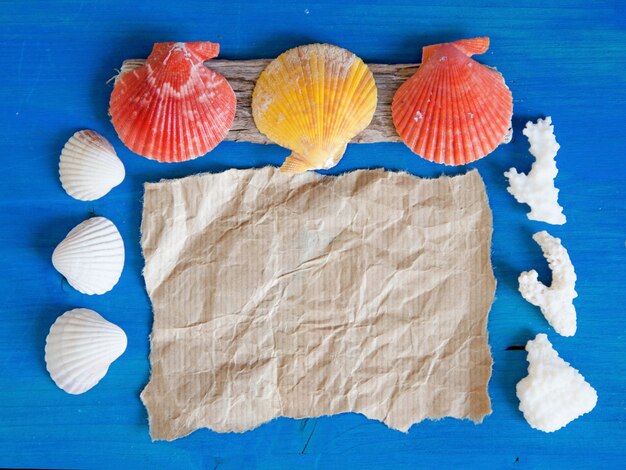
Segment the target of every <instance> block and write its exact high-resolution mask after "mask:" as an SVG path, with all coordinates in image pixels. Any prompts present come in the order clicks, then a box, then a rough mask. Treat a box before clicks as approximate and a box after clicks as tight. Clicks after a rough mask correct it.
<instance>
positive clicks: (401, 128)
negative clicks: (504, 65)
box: [391, 38, 513, 165]
mask: <svg viewBox="0 0 626 470" xmlns="http://www.w3.org/2000/svg"><path fill="white" fill-rule="evenodd" d="M488 48H489V38H474V39H463V40H460V41H456V42H452V43H447V44H435V45H432V46H427V47H425V48H424V49H423V53H422V55H423V57H422V65H421V66H420V67H419V69H418V70H417V72H415V74H414V75H413V76H412V77H411V78H409V79H408V80H407V81H406V82H404V83H403V84H402V86H400V88H399V89H398V91H397V92H396V94H395V95H394V97H393V103H392V106H391V111H392V115H393V123H394V125H395V127H396V130H397V131H398V134H399V135H400V137H401V138H402V140H403V141H404V143H405V144H406V145H407V146H408V147H409V148H410V149H411V150H412V151H413V152H415V153H417V154H418V155H420V156H421V157H423V158H425V159H426V160H430V161H434V162H437V163H445V164H446V165H463V164H465V163H469V162H473V161H474V160H478V159H479V158H482V157H484V156H485V155H487V154H489V153H491V152H492V151H493V150H494V149H495V148H496V147H497V146H498V145H499V144H500V143H502V142H503V141H504V140H505V138H506V135H507V132H508V130H509V127H510V125H511V117H512V115H513V96H512V95H511V91H510V90H509V88H508V87H507V86H506V84H505V83H504V79H503V78H502V75H501V74H500V73H498V72H497V71H495V70H494V69H491V68H489V67H487V66H485V65H481V64H479V63H478V62H476V61H475V60H473V59H471V58H470V56H472V55H474V54H482V53H484V52H485V51H487V49H488Z"/></svg>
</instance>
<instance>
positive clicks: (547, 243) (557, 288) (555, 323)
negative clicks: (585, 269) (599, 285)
mask: <svg viewBox="0 0 626 470" xmlns="http://www.w3.org/2000/svg"><path fill="white" fill-rule="evenodd" d="M533 240H535V241H536V242H537V243H538V244H539V246H540V247H541V250H542V251H543V255H544V256H545V257H546V259H547V260H548V265H549V266H550V270H551V271H552V285H551V286H550V287H547V286H546V285H544V284H543V283H542V282H540V281H539V280H538V279H537V277H538V275H537V271H535V270H534V269H533V270H532V271H526V272H523V273H522V274H520V275H519V279H518V280H519V291H520V293H521V294H522V297H524V298H525V299H526V300H527V301H528V302H530V303H531V304H533V305H535V306H537V307H539V308H540V309H541V313H543V315H544V317H546V320H548V323H550V325H552V327H553V328H554V329H555V330H556V332H557V333H559V334H560V335H563V336H574V334H575V333H576V309H575V308H574V303H573V300H574V299H575V298H576V297H577V296H578V294H577V293H576V290H575V287H576V273H575V272H574V266H573V265H572V261H571V260H570V257H569V255H568V254H567V250H566V249H565V248H564V247H563V245H561V240H560V239H558V238H555V237H553V236H552V235H550V234H549V233H548V232H546V231H545V230H544V231H542V232H538V233H536V234H534V235H533Z"/></svg>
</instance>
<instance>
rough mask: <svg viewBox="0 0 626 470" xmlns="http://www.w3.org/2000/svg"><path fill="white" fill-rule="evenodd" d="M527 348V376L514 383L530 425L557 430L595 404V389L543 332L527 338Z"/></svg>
mask: <svg viewBox="0 0 626 470" xmlns="http://www.w3.org/2000/svg"><path fill="white" fill-rule="evenodd" d="M526 351H528V376H526V377H525V378H523V379H522V380H520V381H519V383H518V384H517V397H518V398H519V400H520V404H519V409H520V411H521V412H522V413H524V418H525V419H526V421H528V424H530V426H531V427H532V428H535V429H539V430H540V431H543V432H553V431H557V430H559V429H561V428H562V427H564V426H567V425H568V424H569V423H570V422H571V421H573V420H575V419H576V418H578V417H580V416H582V415H584V414H585V413H589V412H590V411H591V410H593V409H594V408H595V406H596V403H597V402H598V395H597V393H596V391H595V390H594V389H593V387H592V386H591V385H589V384H588V383H587V382H586V381H585V378H584V377H583V376H582V375H581V374H580V373H579V372H578V371H577V370H576V369H574V368H573V367H572V366H571V365H570V364H569V363H567V362H565V361H564V360H563V359H561V358H560V357H559V354H558V353H557V352H556V351H555V350H554V349H553V348H552V344H550V341H548V337H547V336H546V335H545V334H538V335H537V337H536V338H535V339H534V340H531V341H528V343H527V344H526Z"/></svg>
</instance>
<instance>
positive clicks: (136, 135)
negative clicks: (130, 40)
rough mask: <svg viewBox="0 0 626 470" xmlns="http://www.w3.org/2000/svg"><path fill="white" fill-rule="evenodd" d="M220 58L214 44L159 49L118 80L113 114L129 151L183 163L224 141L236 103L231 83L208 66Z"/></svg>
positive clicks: (158, 45) (176, 44)
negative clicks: (215, 58) (206, 62)
mask: <svg viewBox="0 0 626 470" xmlns="http://www.w3.org/2000/svg"><path fill="white" fill-rule="evenodd" d="M218 53H219V44H215V43H212V42H162V43H156V44H155V45H154V48H153V49H152V53H151V54H150V56H149V57H148V59H147V60H146V62H145V64H144V65H142V66H141V67H138V68H136V69H134V70H132V71H130V72H126V73H124V74H123V75H121V76H120V77H118V80H117V82H116V84H115V88H114V89H113V93H112V94H111V102H110V109H109V113H110V114H111V120H112V121H113V126H114V127H115V130H116V131H117V133H118V135H119V136H120V139H121V140H122V142H124V145H126V146H127V147H128V148H129V149H131V150H132V151H133V152H135V153H138V154H139V155H143V156H144V157H147V158H150V159H153V160H158V161H160V162H181V161H186V160H191V159H193V158H197V157H199V156H201V155H204V154H206V153H207V152H209V151H210V150H212V149H213V148H214V147H215V146H216V145H217V144H219V143H220V142H221V141H222V140H224V138H225V137H226V134H227V133H228V131H229V130H230V127H231V126H232V124H233V120H234V118H235V108H236V103H237V100H236V98H235V93H234V92H233V89H232V88H231V87H230V85H229V84H228V82H227V81H226V79H225V78H224V77H222V76H221V75H219V74H218V73H216V72H214V71H212V70H211V69H209V68H207V67H206V66H205V65H204V62H205V61H206V60H209V59H212V58H214V57H217V54H218Z"/></svg>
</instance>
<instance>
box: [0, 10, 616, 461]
mask: <svg viewBox="0 0 626 470" xmlns="http://www.w3.org/2000/svg"><path fill="white" fill-rule="evenodd" d="M473 35H489V36H490V37H491V39H492V48H491V50H490V51H489V52H488V53H487V54H485V55H484V56H482V57H480V58H479V60H481V61H483V62H484V63H487V64H489V65H492V66H496V67H497V68H498V69H499V70H500V71H502V73H503V74H504V76H505V77H506V79H507V83H508V84H509V85H510V87H511V89H512V91H513V96H514V100H515V102H514V105H515V119H514V127H515V133H516V136H515V140H514V142H513V143H512V144H510V145H508V146H505V147H502V148H499V149H498V150H497V151H496V152H495V153H494V154H493V155H492V156H490V157H488V158H486V159H484V160H482V161H480V162H478V163H476V164H473V165H471V166H472V167H475V168H478V169H479V171H480V173H481V175H482V176H483V178H484V179H485V182H486V185H487V190H488V195H489V199H490V203H491V205H492V208H493V212H494V237H493V255H492V259H493V265H494V270H495V274H496V277H497V279H498V289H497V294H496V301H495V303H494V306H493V309H492V312H491V315H490V318H489V331H490V343H491V347H492V352H493V356H494V360H495V364H494V370H493V378H492V381H491V383H490V387H489V391H490V395H491V398H492V401H493V410H494V411H493V414H492V415H491V416H490V417H488V418H487V419H486V420H485V422H484V423H483V424H482V425H479V426H476V425H473V424H472V423H468V422H461V421H455V420H451V419H446V420H442V421H438V422H424V423H421V424H419V425H416V426H413V428H412V429H411V430H410V432H409V433H407V434H402V433H398V432H395V431H391V430H389V429H387V428H386V427H385V426H384V425H382V424H380V423H377V422H373V421H369V420H367V419H365V418H364V417H363V416H359V415H354V414H344V415H339V416H335V417H324V418H319V419H310V420H292V419H285V418H282V419H277V420H274V421H272V422H271V423H268V424H266V425H264V426H261V427H260V428H258V429H256V430H254V431H251V432H247V433H244V434H217V433H213V432H210V431H208V430H201V431H198V432H196V433H194V434H192V435H191V436H189V437H187V438H185V439H182V440H179V441H175V442H172V443H164V442H157V443H151V442H150V439H149V436H148V426H147V416H146V412H145V410H144V408H143V406H142V405H141V403H140V400H139V398H138V395H139V392H140V391H141V389H142V388H143V387H144V385H145V384H146V382H147V380H148V376H149V363H148V351H149V348H148V334H149V332H150V327H151V312H150V305H149V301H148V298H147V296H146V293H145V290H144V287H143V280H142V277H141V269H142V266H143V261H142V258H141V253H140V247H139V224H140V215H141V198H142V183H143V182H144V181H157V180H159V179H160V178H164V177H166V178H172V177H179V176H185V175H188V174H192V173H197V172H202V171H220V170H223V169H225V168H229V167H241V168H244V167H252V166H263V165H267V164H278V163H280V162H281V161H282V159H283V158H284V156H285V155H286V153H287V152H286V151H285V150H284V149H280V148H278V147H276V146H258V145H252V144H241V143H232V142H225V143H223V144H221V145H220V146H219V147H218V148H217V149H216V150H215V151H214V152H212V153H211V154H209V155H208V156H206V157H203V158H201V159H198V160H196V161H193V162H188V163H184V164H179V165H174V166H170V165H160V164H157V163H155V162H151V161H147V160H145V159H143V158H140V157H138V156H136V155H133V154H132V153H131V152H129V151H128V150H126V149H125V148H123V146H122V145H121V143H120V142H119V140H118V139H117V137H116V135H115V132H114V130H113V129H112V126H111V124H110V122H109V120H108V118H107V103H108V99H109V95H110V91H111V85H107V84H106V81H107V80H108V79H109V78H111V77H112V76H113V75H114V73H115V70H114V69H115V68H116V67H119V65H120V64H121V62H122V60H123V59H125V58H129V57H145V56H146V55H147V54H148V52H149V51H150V49H151V47H152V43H153V42H155V41H163V40H198V39H207V40H216V41H219V42H220V43H221V45H222V54H221V57H225V58H257V57H274V56H276V55H277V54H279V53H281V52H282V51H284V50H285V49H287V48H289V47H293V46H296V45H299V44H303V43H307V42H311V41H327V42H331V43H335V44H338V45H341V46H343V47H347V48H349V49H351V50H352V51H354V52H356V53H357V54H359V55H360V56H361V57H363V58H364V59H365V60H367V61H370V62H374V61H375V62H389V63H394V62H414V61H418V60H419V58H420V50H421V47H422V46H424V45H426V44H429V43H433V42H440V41H448V40H454V39H457V38H460V37H468V36H473ZM0 46H1V50H2V54H0V148H1V149H2V162H3V170H4V172H3V178H2V184H0V242H1V243H0V262H1V266H2V268H1V269H2V271H3V273H2V280H3V282H2V283H0V298H1V299H2V302H0V318H1V319H2V324H3V327H2V328H0V466H2V467H8V466H22V467H24V466H27V467H65V468H67V467H72V468H75V467H76V468H111V467H113V466H115V467H119V468H141V467H148V466H150V467H163V468H205V467H212V468H213V467H219V468H243V467H251V466H257V467H259V468H293V467H296V466H298V467H318V468H332V467H351V468H381V467H394V468H415V467H420V466H423V467H433V466H444V467H449V466H461V465H464V466H471V465H473V466H478V467H494V468H508V467H519V466H524V467H530V468H549V467H554V466H555V465H562V466H568V467H570V468H589V467H606V468H616V467H621V466H623V461H624V459H625V458H626V449H625V437H626V435H625V431H626V411H625V410H626V400H625V395H624V394H625V392H626V381H625V378H624V373H623V361H624V358H625V357H626V341H625V339H626V338H625V327H626V312H625V308H624V305H626V290H625V289H624V278H625V277H626V245H625V242H626V217H625V215H626V214H625V211H624V201H625V196H626V158H624V156H625V155H626V144H625V139H624V124H623V123H624V119H623V112H624V109H625V108H626V106H625V105H626V92H625V89H626V73H625V72H624V70H625V67H626V9H625V8H624V2H621V1H618V0H616V1H596V2H590V1H583V0H567V1H552V0H548V1H541V2H540V1H530V0H520V1H510V0H506V1H501V2H490V1H485V0H476V1H473V2H465V1H463V0H451V1H448V2H434V1H423V2H418V1H407V0H398V1H394V2H381V1H373V0H370V1H362V2H353V1H343V2H337V1H322V2H311V1H300V0H297V1H290V2H282V3H276V2H271V1H269V0H268V1H257V2H242V1H230V2H226V1H224V2H205V1H194V2H191V1H182V0H179V1H177V2H166V1H154V2H140V1H135V2H125V1H121V0H114V1H108V2H93V1H92V2H89V1H82V2H71V1H56V2H35V1H3V2H1V3H0ZM545 115H551V116H552V117H553V120H554V123H555V125H556V133H557V139H558V140H559V142H560V143H561V151H560V153H559V156H558V166H559V169H560V173H559V176H558V179H557V186H558V187H559V188H561V193H560V200H561V202H562V204H563V205H564V206H565V212H566V214H567V217H568V222H567V224H566V225H565V226H562V227H550V226H546V225H545V224H541V223H536V222H531V221H528V220H527V219H526V216H525V213H526V211H527V208H526V207H525V206H522V205H519V204H517V203H516V202H515V201H514V200H513V199H512V198H511V196H510V195H509V194H508V193H507V192H506V190H505V187H506V182H505V180H504V178H503V176H502V173H503V172H504V171H505V170H507V169H508V168H509V167H510V166H516V167H518V168H520V169H522V170H527V169H528V168H529V167H530V164H531V163H532V159H531V157H530V156H529V154H528V153H527V142H526V140H525V138H524V137H523V136H522V135H521V129H522V128H523V125H524V123H525V122H526V120H528V119H535V118H537V117H540V116H545ZM81 128H93V129H95V130H97V131H99V132H101V133H103V134H104V135H105V136H106V137H108V138H109V139H110V140H111V142H113V144H114V145H115V146H116V148H117V150H118V153H119V155H120V157H121V158H122V159H123V161H124V164H125V165H126V169H127V178H126V180H125V181H124V183H123V184H122V185H121V186H120V187H118V188H116V189H114V190H113V191H112V192H111V194H109V195H108V196H106V197H105V198H104V199H102V200H100V201H95V202H91V203H83V202H79V201H75V200H73V199H71V198H69V197H68V196H67V195H66V194H65V193H64V192H63V190H62V188H61V186H60V184H59V182H58V178H57V165H58V155H59V152H60V149H61V147H62V145H63V143H64V142H65V140H66V139H67V138H68V137H69V136H70V135H71V134H72V132H74V131H75V130H78V129H81ZM381 166H384V167H386V168H389V169H401V170H406V171H410V172H412V173H414V174H416V175H421V176H436V175H439V174H442V173H454V172H456V171H459V170H454V169H447V168H442V167H439V166H437V165H434V164H431V163H428V162H425V161H423V160H421V159H419V158H418V157H416V156H414V155H413V154H411V153H410V151H408V149H406V148H405V147H404V146H402V145H400V144H373V145H360V146H355V145H352V146H350V147H349V149H348V152H347V153H346V156H345V158H344V159H343V160H342V161H341V163H340V165H339V166H338V167H337V168H336V169H334V170H333V171H332V173H338V172H342V171H346V170H349V169H353V168H363V167H381ZM93 214H98V215H104V216H106V217H109V218H111V220H113V221H114V222H115V224H116V225H117V226H118V227H119V229H120V231H121V233H122V235H123V237H124V241H125V245H126V250H127V262H126V267H125V270H124V273H123V275H122V278H121V280H120V283H119V284H118V285H117V286H116V287H115V288H114V290H113V291H112V292H110V293H109V294H107V295H104V296H100V297H95V298H94V297H87V296H84V295H81V294H79V293H77V292H76V291H74V290H73V289H71V288H70V287H69V286H68V285H67V283H66V282H65V281H63V279H62V278H61V276H59V274H58V273H56V272H55V271H54V269H53V267H52V265H51V263H50V255H51V253H52V250H53V249H54V246H55V245H56V244H57V243H58V242H59V241H60V240H61V239H62V238H63V237H64V236H65V234H66V233H67V232H68V231H69V230H70V229H71V228H72V227H73V226H74V225H76V224H77V223H78V222H80V221H82V220H84V219H85V218H87V217H89V216H91V215H93ZM546 228H547V229H548V230H549V231H550V232H551V233H552V234H554V235H556V236H559V237H561V238H562V239H563V243H564V244H565V246H566V247H567V248H568V249H569V251H570V255H571V257H572V260H573V262H574V264H575V266H576V271H577V273H578V278H579V281H578V285H577V290H578V291H579V295H580V296H579V298H578V299H577V300H576V306H577V309H578V312H579V331H578V333H577V334H576V336H575V337H574V338H561V337H559V336H558V335H555V334H554V332H553V331H552V329H551V328H549V327H548V326H547V324H546V322H545V320H544V319H543V318H542V317H541V314H540V313H539V312H538V310H537V309H536V308H535V307H533V306H531V305H529V304H528V303H527V302H525V301H524V300H523V299H522V298H521V297H520V296H519V294H518V293H517V281H516V279H517V275H518V274H519V272H521V271H522V270H526V269H529V268H537V269H538V270H539V272H540V275H541V277H542V278H543V279H545V280H549V271H548V269H547V266H546V264H545V261H544V260H543V258H542V256H541V252H540V249H539V248H538V246H536V245H535V244H534V242H533V241H532V240H531V238H530V236H531V235H532V233H534V232H535V231H538V230H542V229H546ZM78 306H81V307H87V308H93V309H95V310H97V311H99V312H101V313H102V314H103V315H104V316H105V317H107V318H109V319H111V320H112V321H114V322H116V323H118V324H119V325H121V326H122V327H123V328H124V329H125V331H126V332H127V335H128V338H129V344H128V350H127V351H126V353H125V354H124V355H123V356H122V357H121V358H120V359H119V360H118V361H117V362H116V363H114V364H113V366H112V367H111V369H110V372H109V374H108V375H107V376H106V377H105V379H104V380H103V381H102V382H101V383H100V384H99V385H98V386H97V387H96V388H94V389H93V390H91V391H90V392H88V393H87V394H85V395H82V396H70V395H67V394H65V393H63V392H61V391H60V390H58V389H57V388H56V387H55V385H54V384H53V383H52V381H51V380H50V378H49V377H48V375H47V373H46V371H45V365H44V362H43V345H44V342H45V336H46V334H47V330H48V328H49V326H50V325H51V324H52V322H53V321H54V319H55V318H56V317H57V316H58V315H59V314H61V313H62V312H63V311H65V310H67V309H69V308H73V307H78ZM538 332H548V333H549V335H550V339H551V341H553V343H554V345H555V347H556V348H557V350H559V352H560V353H561V355H562V356H563V357H564V358H565V359H566V360H568V361H570V362H571V363H572V364H573V365H574V366H575V367H577V368H579V369H580V370H581V372H582V373H583V374H584V375H585V376H586V377H587V379H588V380H589V381H590V383H591V384H592V385H593V386H594V387H595V388H596V389H597V390H598V394H599V402H598V406H597V408H596V409H595V410H594V411H593V412H592V413H591V414H589V415H587V416H585V417H583V418H581V419H579V420H577V421H576V422H574V423H572V424H571V425H570V426H568V427H567V428H565V429H564V430H562V431H559V432H557V433H554V434H549V435H548V434H542V433H539V432H537V431H534V430H532V429H530V428H529V426H528V425H527V424H526V423H525V421H524V420H523V418H522V416H521V414H520V413H519V411H518V409H517V399H516V397H515V391H514V389H515V383H516V382H517V381H518V380H520V379H521V378H522V377H523V376H524V375H525V374H526V367H527V364H526V358H525V353H524V352H523V351H507V350H506V348H507V347H508V346H511V345H522V344H524V343H525V341H526V340H527V339H529V338H530V337H532V336H533V335H534V334H536V333H538Z"/></svg>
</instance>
